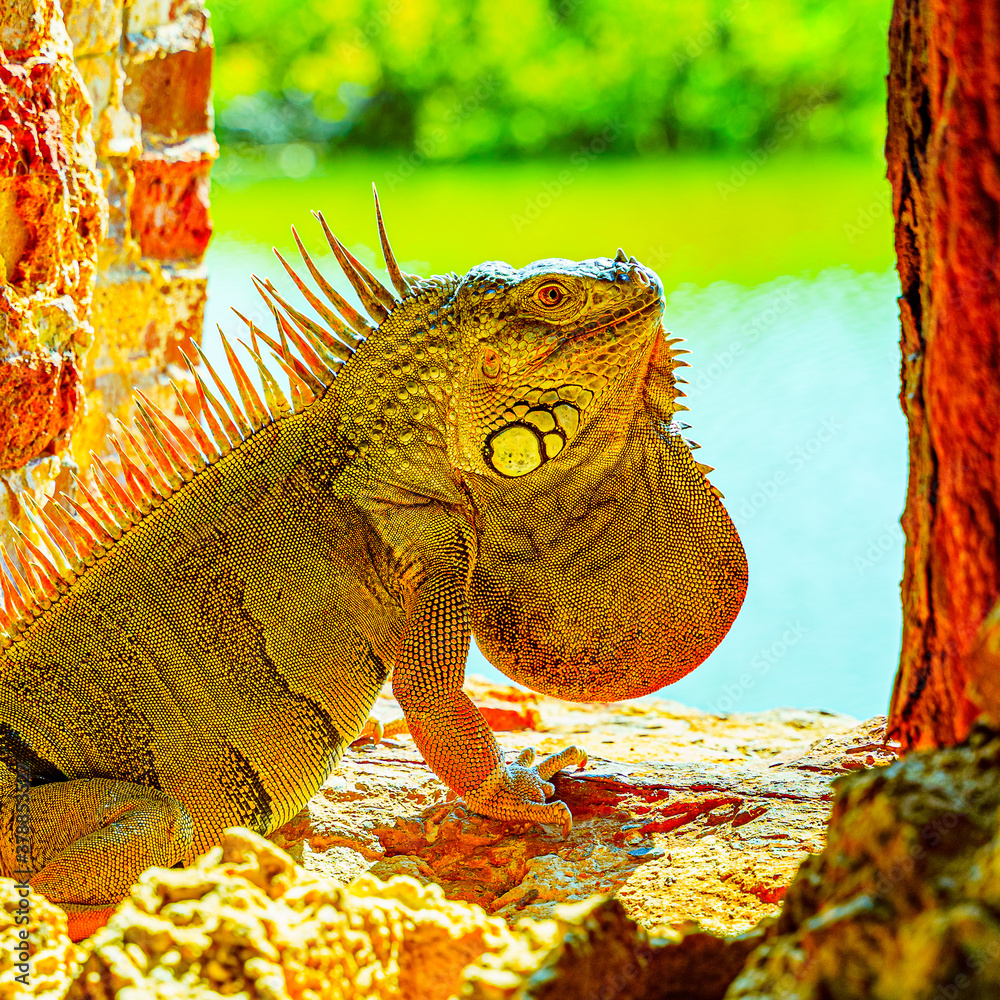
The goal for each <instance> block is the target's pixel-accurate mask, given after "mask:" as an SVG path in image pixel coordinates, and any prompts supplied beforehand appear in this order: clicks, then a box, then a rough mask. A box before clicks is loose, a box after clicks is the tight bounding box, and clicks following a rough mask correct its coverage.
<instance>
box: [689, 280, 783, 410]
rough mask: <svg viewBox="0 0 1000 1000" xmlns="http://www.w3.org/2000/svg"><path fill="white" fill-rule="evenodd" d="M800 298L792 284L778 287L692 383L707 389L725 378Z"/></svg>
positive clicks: (699, 387)
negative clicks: (746, 352)
mask: <svg viewBox="0 0 1000 1000" xmlns="http://www.w3.org/2000/svg"><path fill="white" fill-rule="evenodd" d="M798 298H799V292H798V291H797V290H795V289H793V288H792V287H791V286H786V287H782V288H779V289H777V290H776V291H775V292H774V294H773V295H771V296H769V297H768V300H767V304H766V305H765V306H764V307H763V308H761V309H759V310H758V311H757V312H756V313H754V315H753V317H752V318H751V319H750V320H748V321H747V322H746V323H744V324H743V328H742V330H741V331H740V332H741V336H740V338H739V339H738V340H734V341H733V342H732V343H731V344H730V345H729V346H728V347H727V348H726V349H725V350H723V351H720V352H719V353H718V354H716V355H715V356H714V357H713V358H712V360H711V361H710V362H709V363H708V364H707V365H705V366H704V367H703V368H699V370H698V375H697V376H696V377H695V379H694V380H693V381H692V383H691V386H692V388H694V389H696V390H697V391H698V392H704V391H705V390H706V389H708V388H709V386H711V385H712V383H713V382H715V380H716V379H718V378H721V377H722V376H723V375H724V374H725V373H726V372H727V371H729V369H730V368H732V367H733V365H734V364H736V362H737V361H738V360H739V359H740V358H741V357H742V356H743V353H744V352H745V351H746V350H747V348H749V347H752V346H753V345H754V344H756V343H757V341H758V340H760V338H761V337H762V336H763V335H764V333H766V332H767V330H769V329H770V328H771V327H772V326H774V324H775V323H777V322H778V320H779V319H780V318H781V317H782V316H783V315H784V314H785V313H786V312H787V311H788V310H789V309H791V307H792V306H793V305H794V304H795V303H796V302H797V301H798Z"/></svg>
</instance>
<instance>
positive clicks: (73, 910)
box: [0, 778, 194, 941]
mask: <svg viewBox="0 0 1000 1000" xmlns="http://www.w3.org/2000/svg"><path fill="white" fill-rule="evenodd" d="M28 808H29V816H30V822H29V824H28V829H29V837H30V856H31V864H30V868H31V870H33V871H34V872H35V874H34V875H33V876H32V878H31V879H30V880H29V881H30V884H31V887H32V888H33V889H35V890H36V891H37V892H39V893H40V894H41V895H43V896H45V897H46V899H48V900H50V901H51V902H53V903H55V904H57V905H58V906H61V907H63V909H65V910H66V912H67V914H68V916H69V932H70V937H72V938H73V940H75V941H76V940H79V939H80V938H82V937H85V936H87V935H88V934H90V933H91V932H92V931H94V930H95V929H96V928H97V927H100V926H101V925H102V924H103V923H104V922H105V921H106V920H107V918H108V916H110V914H111V911H112V910H113V909H114V907H115V906H117V904H118V903H120V902H121V901H122V899H124V898H125V895H126V894H127V893H128V891H129V889H130V888H131V887H132V885H133V884H134V883H135V882H136V880H137V879H138V878H139V876H140V875H141V874H142V873H143V872H144V871H145V870H146V869H147V868H150V867H152V866H153V865H156V866H159V867H163V868H169V867H170V866H171V865H174V864H176V863H177V862H178V861H183V860H184V859H185V858H186V856H187V855H188V853H189V852H190V850H191V845H192V842H193V834H194V824H193V823H192V820H191V816H190V815H189V814H188V811H187V810H186V809H185V808H184V806H183V805H181V804H180V803H179V802H177V801H176V800H175V799H172V798H170V797H169V796H167V795H164V794H163V792H161V791H159V790H158V789H155V788H149V787H147V786H145V785H136V784H133V783H132V782H129V781H115V780H112V779H109V778H90V779H79V780H76V781H59V782H53V783H52V784H48V785H40V786H38V787H36V788H32V789H31V792H30V794H29V797H28ZM17 819H18V816H17V803H16V800H15V798H14V796H13V795H5V796H4V797H3V798H2V799H0V872H4V873H9V874H13V872H15V871H16V870H17V869H19V868H21V869H23V868H24V867H25V866H24V865H23V864H18V860H17V847H18V846H19V845H18V844H17V840H16V836H15V831H16V826H17Z"/></svg>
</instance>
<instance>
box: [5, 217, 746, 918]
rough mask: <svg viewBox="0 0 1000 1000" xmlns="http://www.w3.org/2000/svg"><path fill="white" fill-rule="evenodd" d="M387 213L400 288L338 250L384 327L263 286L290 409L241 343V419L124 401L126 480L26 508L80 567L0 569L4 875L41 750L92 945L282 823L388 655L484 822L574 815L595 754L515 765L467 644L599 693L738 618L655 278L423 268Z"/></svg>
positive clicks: (357, 713)
mask: <svg viewBox="0 0 1000 1000" xmlns="http://www.w3.org/2000/svg"><path fill="white" fill-rule="evenodd" d="M379 223H380V233H381V234H382V237H383V248H384V250H385V252H386V259H387V266H388V267H389V271H390V274H391V275H392V277H393V280H394V284H395V285H396V288H397V290H398V291H399V292H400V294H401V296H402V300H401V301H400V302H396V301H395V299H394V297H392V296H391V295H390V293H389V292H387V291H386V290H385V289H383V288H382V287H381V286H380V285H379V286H377V285H376V283H375V279H373V278H372V277H371V276H370V275H369V274H368V272H366V271H364V269H363V268H361V266H360V265H359V264H358V263H357V261H356V260H354V259H353V258H352V257H351V256H350V255H349V254H347V253H346V251H344V250H343V247H342V246H341V245H340V244H339V243H337V242H336V241H335V239H332V238H331V245H333V247H334V250H335V252H337V254H338V257H339V259H340V261H341V264H342V266H343V267H344V268H345V271H346V272H347V274H348V277H350V278H351V280H352V282H353V283H354V284H355V287H356V288H357V289H358V291H359V295H360V297H361V298H362V301H363V303H364V304H365V305H366V306H367V308H368V309H369V311H370V312H371V314H372V315H373V317H374V318H375V320H376V321H377V323H378V326H377V329H376V328H375V327H372V326H370V324H367V321H365V320H364V319H363V318H362V317H361V316H360V315H359V314H357V313H355V312H354V311H353V310H352V309H351V307H350V306H349V305H348V304H347V303H346V302H344V301H343V300H341V299H340V298H339V296H337V293H336V292H334V291H332V289H329V286H326V285H325V283H323V282H322V279H321V278H319V280H320V281H321V287H323V288H324V290H325V291H326V292H327V296H328V298H329V299H330V301H332V302H333V303H334V304H335V305H336V306H337V307H338V308H339V310H340V314H341V316H343V317H346V319H347V321H348V322H349V323H350V325H351V327H353V330H354V331H355V332H357V333H359V334H362V335H363V338H364V339H362V338H361V337H356V336H355V335H354V333H353V332H352V331H351V330H349V329H347V327H345V326H344V324H343V322H342V320H341V319H340V318H339V317H338V316H336V315H334V314H333V313H332V312H331V311H330V310H329V309H328V308H327V307H326V306H325V304H323V303H322V302H321V301H320V300H319V299H317V298H315V296H311V293H308V292H307V295H310V299H311V301H312V302H313V304H314V306H316V307H317V309H318V310H319V312H320V315H321V317H322V318H323V320H324V322H325V324H326V325H325V327H323V328H321V327H320V326H318V325H317V324H315V323H312V322H311V321H309V320H307V319H306V318H305V317H304V316H302V315H301V314H300V313H298V312H296V311H295V310H294V309H292V308H291V307H289V306H288V305H287V304H286V303H285V302H284V300H283V299H281V298H280V297H279V296H278V295H277V293H276V292H274V290H273V287H272V286H270V284H269V283H267V284H265V286H264V289H263V290H264V291H265V293H266V294H267V295H270V297H271V299H272V300H273V305H272V308H273V309H274V311H275V316H276V318H277V319H278V322H279V330H280V332H281V336H282V344H281V345H278V344H277V343H274V342H272V341H269V342H271V343H273V344H274V346H275V347H276V348H277V349H278V354H279V355H280V361H281V363H282V365H283V367H284V368H285V369H286V371H288V372H289V375H290V380H291V384H292V391H293V402H294V404H295V405H294V406H293V407H291V408H289V407H288V406H287V404H285V402H284V399H283V397H281V396H280V395H279V394H278V393H277V391H276V386H275V385H274V383H273V380H272V381H269V380H268V377H267V376H266V375H264V385H265V389H266V390H267V401H268V407H269V411H270V412H265V411H264V409H263V407H262V406H261V404H260V401H259V399H257V398H256V397H255V395H253V392H252V390H251V389H249V382H248V380H246V378H245V375H244V374H243V372H242V370H241V369H240V368H239V366H238V364H236V363H235V359H234V357H233V356H232V355H230V360H231V363H233V364H234V374H235V375H236V377H237V380H238V381H239V382H240V384H241V387H242V389H241V391H243V393H244V394H243V411H244V412H241V411H240V410H239V408H238V407H237V406H236V404H235V403H232V405H231V406H228V407H221V406H218V405H217V404H215V401H214V399H213V397H211V394H210V393H207V391H206V390H205V388H204V386H202V385H201V383H200V382H199V388H200V392H201V400H202V410H203V413H202V414H200V415H199V416H191V419H190V420H189V428H190V429H189V431H188V432H187V433H186V434H185V433H183V432H181V431H179V430H176V429H175V428H173V426H172V424H170V423H168V422H167V421H166V420H165V419H164V418H163V417H162V414H159V412H158V411H156V410H155V408H153V407H151V405H149V404H148V403H145V402H144V403H142V404H141V406H142V410H143V414H144V416H143V419H144V420H145V421H146V424H145V426H142V427H140V430H141V431H142V440H141V441H139V442H136V443H137V445H138V447H137V448H136V449H135V451H134V453H133V455H132V456H130V455H129V453H128V452H127V451H126V450H125V449H124V448H122V449H121V451H120V454H121V455H122V457H123V468H124V469H125V473H126V482H127V485H126V486H121V485H119V484H117V483H115V482H113V481H112V480H111V479H110V477H109V478H107V479H106V480H105V481H104V482H103V484H102V485H101V499H100V500H95V501H94V503H93V504H91V505H83V506H79V509H78V514H77V517H76V518H75V519H73V523H72V525H71V523H70V521H71V519H70V518H60V519H59V520H58V521H52V520H46V518H47V516H48V515H46V514H42V513H41V512H38V514H37V518H38V523H39V527H40V529H42V530H40V533H39V538H41V539H42V540H43V541H44V542H45V543H46V544H47V545H48V550H49V551H48V555H49V556H51V557H52V558H53V559H55V558H56V557H60V558H61V557H65V558H66V560H67V562H68V563H69V564H71V565H72V567H73V568H72V569H68V568H66V567H62V572H61V573H59V572H57V571H59V570H60V566H59V565H55V566H46V565H45V564H44V562H42V561H40V559H41V557H42V556H44V555H45V553H42V552H41V551H40V550H39V551H37V555H38V557H39V558H34V560H33V557H32V556H31V553H30V552H28V551H26V550H22V553H21V555H22V559H21V563H22V567H24V566H25V564H30V563H31V562H32V561H34V563H35V567H36V568H35V570H34V572H35V573H36V575H37V576H38V579H36V580H31V579H25V578H22V577H21V576H19V575H18V573H17V571H16V570H15V569H14V568H13V564H11V578H12V580H13V581H14V583H15V584H17V585H18V591H15V589H14V587H13V586H12V585H11V583H10V582H9V581H8V579H7V577H6V576H4V575H3V574H2V572H0V577H2V578H3V585H4V590H5V594H6V602H7V606H8V609H9V610H11V611H13V612H14V614H12V615H11V616H10V617H11V621H9V623H8V625H7V631H6V633H0V639H2V641H3V643H4V646H5V648H4V651H3V656H2V657H0V761H2V762H3V764H5V765H6V769H5V768H4V767H2V766H0V794H2V795H3V796H4V798H3V799H2V812H0V870H5V871H6V872H8V873H11V872H13V871H15V870H16V869H18V868H23V867H25V866H24V865H23V864H18V858H17V848H18V846H19V842H18V841H17V837H16V835H15V834H16V808H15V807H16V802H15V798H14V795H13V792H14V784H15V779H14V774H15V771H16V769H17V767H18V766H19V765H20V766H21V767H22V768H23V767H24V766H25V765H27V766H28V768H29V769H30V774H31V782H32V785H33V788H32V791H31V799H30V806H31V833H32V841H31V845H30V865H28V866H27V867H30V868H31V870H33V871H35V872H36V873H37V874H35V876H34V878H33V879H32V884H33V885H34V887H35V888H36V889H37V890H38V891H40V892H42V893H43V894H44V895H46V896H48V897H49V898H50V899H52V900H54V901H56V902H59V903H62V904H64V905H65V906H66V907H67V909H68V910H69V911H70V913H71V916H73V917H74V920H75V929H76V933H77V935H79V934H81V933H84V932H86V930H87V929H88V928H89V927H91V926H93V919H92V918H93V915H94V914H95V913H96V912H97V911H99V910H101V909H102V908H104V909H106V908H107V907H109V906H111V905H113V904H115V903H117V902H118V901H119V900H120V899H121V898H122V896H123V895H124V894H125V893H126V892H127V891H128V888H129V886H130V885H131V884H132V883H133V882H134V880H135V879H136V877H137V876H138V875H139V874H140V873H141V872H142V871H143V870H144V869H145V868H146V867H148V866H149V865H151V864H160V865H171V864H174V863H177V862H180V861H189V860H191V859H192V858H193V857H194V856H195V855H196V854H197V853H199V852H202V851H204V850H205V849H207V848H208V847H210V846H211V845H213V844H214V843H216V842H217V841H218V840H219V838H220V834H221V831H222V830H223V829H224V828H226V827H228V826H234V825H241V826H247V827H250V828H251V829H254V830H257V831H258V832H260V833H263V834H267V833H270V832H271V831H272V830H274V829H275V828H277V827H278V826H280V825H281V824H282V823H284V822H286V821H287V820H288V819H289V818H290V817H292V816H293V815H294V814H295V813H296V812H297V811H298V810H299V809H300V808H301V807H302V806H303V805H304V803H305V802H306V801H307V800H308V799H309V798H310V796H311V795H312V794H313V793H314V792H315V791H316V790H317V788H318V787H319V785H320V784H321V783H322V781H323V780H324V778H325V777H326V775H327V774H328V773H329V771H330V769H331V768H332V767H333V766H334V765H335V764H336V762H337V760H338V759H339V757H340V755H341V754H342V753H343V751H344V748H345V746H346V745H347V744H348V743H349V742H351V741H352V740H353V739H355V738H356V737H357V736H358V734H359V733H360V732H361V730H362V727H363V726H364V724H365V720H366V718H367V716H368V713H369V710H370V708H371V706H372V704H373V702H374V700H375V697H376V695H377V693H378V691H379V689H380V688H381V686H382V684H383V682H384V681H385V680H386V678H387V676H389V674H390V671H391V672H392V678H393V689H394V692H395V694H396V696H397V698H398V700H399V702H400V704H401V706H402V707H403V710H404V712H405V714H406V717H407V722H408V724H409V728H410V732H411V733H412V735H413V737H414V740H415V742H416V744H417V746H418V748H419V749H420V751H421V752H422V753H423V755H424V757H425V758H426V760H427V762H428V763H429V764H430V766H431V767H432V768H433V769H434V770H435V772H436V773H437V774H438V775H439V776H440V777H441V778H442V780H444V781H445V782H446V783H447V784H448V785H449V786H451V787H452V788H453V789H455V790H456V791H457V792H459V793H460V794H463V795H464V796H465V798H466V801H467V802H468V804H469V805H470V807H472V808H473V809H475V810H477V811H479V812H482V813H485V814H488V815H493V816H498V817H500V818H509V819H519V820H526V821H534V822H543V823H545V822H557V823H561V824H563V825H564V826H568V824H569V822H570V816H569V811H568V810H567V809H566V807H565V805H563V804H562V803H560V802H548V803H546V802H545V798H546V796H547V795H550V794H551V793H552V786H551V785H550V784H548V779H549V778H550V777H551V775H552V774H553V773H554V772H555V771H557V770H558V769H559V768H561V767H563V766H566V765H567V764H569V763H574V762H575V763H580V762H582V761H583V760H585V756H584V755H583V754H582V752H580V751H577V750H576V749H575V748H569V749H568V750H566V751H564V752H563V753H562V754H559V755H556V756H555V757H554V758H549V759H547V760H546V761H543V762H541V763H540V764H538V765H536V766H531V760H530V755H528V756H524V755H522V757H521V758H519V762H518V763H516V764H512V765H508V764H506V763H505V762H504V759H503V755H502V753H501V751H500V749H499V748H498V746H497V743H496V741H495V739H494V738H493V735H492V733H491V732H490V729H489V727H488V726H487V725H486V723H485V721H484V720H483V718H482V716H481V715H480V714H479V712H478V710H477V709H476V708H475V707H474V706H473V705H472V703H471V702H470V701H469V700H468V698H467V697H466V696H465V695H464V694H463V692H462V680H463V673H464V665H465V659H466V654H467V651H468V642H469V635H470V631H471V632H474V633H475V635H476V637H477V640H478V641H479V644H480V647H481V648H482V650H483V652H484V653H485V654H486V656H487V657H488V658H489V659H490V660H491V661H492V662H493V663H495V664H496V665H497V666H498V667H499V668H500V669H502V670H504V671H505V672H506V673H508V674H509V675H510V676H511V677H513V678H515V679H516V680H518V681H522V682H524V683H525V684H527V685H529V686H531V687H533V688H535V689H536V690H540V691H544V692H547V693H552V694H555V695H558V696H560V697H564V698H571V699H577V700H617V699H621V698H629V697H634V696H637V695H640V694H644V693H647V692H650V691H654V690H656V689H658V688H660V687H662V686H663V685H664V684H667V683H670V682H671V681H673V680H676V679H678V678H679V677H680V676H682V675H683V674H685V673H687V672H688V671H689V670H691V669H693V668H694V667H695V666H696V665H697V664H698V663H700V662H701V661H702V660H703V659H704V658H705V657H706V656H707V655H708V653H709V652H711V650H712V649H713V648H714V647H715V645H716V644H717V643H718V642H719V641H720V640H721V638H722V637H723V635H724V634H725V632H726V631H727V630H728V628H729V626H730V624H731V623H732V621H733V619H734V618H735V616H736V613H737V611H738V610H739V607H740V604H741V602H742V599H743V596H744V593H745V589H746V562H745V558H744V555H743V550H742V547H741V545H740V542H739V539H738V537H737V534H736V531H735V528H734V527H733V525H732V523H731V522H730V520H729V518H728V516H727V515H726V513H725V510H724V509H723V507H722V505H721V503H720V502H719V499H718V496H717V495H716V493H715V491H714V490H713V489H712V487H711V486H710V485H709V484H708V482H707V481H706V479H705V476H704V473H703V471H702V470H703V468H704V467H699V466H697V465H696V463H695V462H694V460H693V458H692V456H691V454H690V451H689V449H688V447H687V445H686V444H685V443H684V441H683V439H682V438H681V437H680V436H679V435H678V433H677V432H676V429H675V428H674V429H671V427H670V420H671V416H672V414H673V411H674V409H675V407H676V403H675V396H676V395H678V392H677V390H676V389H675V387H674V378H673V375H672V369H673V368H674V367H675V366H676V364H677V363H678V362H677V361H676V360H675V354H676V353H677V352H675V351H674V350H673V349H672V344H673V343H674V342H672V341H667V340H666V339H665V334H664V333H663V328H662V324H661V314H662V308H663V298H662V288H661V286H660V284H659V281H658V279H657V278H656V276H655V275H654V274H653V273H652V272H650V271H647V270H646V269H644V268H642V267H641V265H639V264H637V263H635V262H634V261H627V260H626V259H625V257H624V255H623V254H621V253H620V252H619V257H618V259H616V260H610V259H605V258H600V259H597V260H592V261H584V262H580V263H574V262H570V261H562V260H551V261H540V262H537V263H535V264H532V265H530V266H529V267H527V268H523V269H522V270H520V271H517V270H514V269H513V268H510V267H508V266H507V265H505V264H498V263H493V264H484V265H481V266H479V267H477V268H475V269H473V270H472V271H471V272H469V274H468V275H466V276H465V277H464V278H461V279H459V278H457V277H455V276H454V275H452V276H448V277H437V278H433V279H429V280H426V281H424V280H420V279H415V278H412V277H410V276H406V275H402V274H401V273H400V272H399V270H398V268H397V267H396V265H395V262H394V260H393V259H392V257H391V251H389V249H388V244H387V242H386V241H385V239H384V231H383V230H382V229H381V217H379ZM324 225H325V224H324ZM328 235H329V234H328ZM306 260H307V263H308V264H309V267H310V270H311V271H312V272H313V274H314V277H319V276H318V272H317V271H316V270H315V267H314V265H312V262H311V261H310V260H309V259H308V257H306ZM286 266H287V265H286ZM289 270H290V269H289ZM296 280H297V279H296ZM297 283H299V287H300V288H303V289H304V286H303V285H302V284H301V283H300V282H298V281H297ZM304 290H305V289H304ZM253 333H254V334H255V335H257V334H258V331H253ZM259 335H260V336H263V334H259ZM286 335H287V336H288V337H291V338H292V339H293V340H294V341H295V343H296V344H298V346H299V348H300V354H301V356H302V358H303V361H301V362H300V361H299V360H297V359H296V358H295V357H294V356H293V355H292V353H291V351H290V350H289V349H288V348H287V347H286V346H284V345H285V336H286ZM335 335H336V336H335ZM227 351H228V345H227ZM338 359H339V360H338ZM342 361H346V363H343V364H341V362H342ZM262 374H263V373H262ZM334 376H335V377H334ZM220 389H221V385H220ZM223 391H224V390H223ZM213 406H214V409H213ZM201 416H203V417H204V418H205V420H206V421H207V424H208V427H209V429H210V430H213V431H214V432H216V433H215V443H213V442H212V441H211V440H210V439H209V438H208V437H207V435H206V433H205V432H204V431H203V430H202V428H201ZM142 454H144V455H145V456H146V458H147V459H148V461H147V462H144V461H143V460H142V459H141V458H140V457H139V456H140V455H142ZM116 504H117V508H118V509H116V508H115V505H116ZM116 522H117V523H116ZM119 524H120V525H122V527H121V528H120V527H119V526H118V525H119ZM88 525H89V529H88V528H87V526H88ZM82 529H86V530H82ZM59 531H61V532H62V533H63V535H64V536H67V537H65V538H63V537H61V536H60V535H59V534H58V532H59ZM118 534H120V537H118V538H116V537H115V536H116V535H118ZM91 536H93V537H91ZM36 541H37V539H36ZM25 544H26V545H27V544H28V543H27V542H26V543H25ZM29 548H30V546H29ZM22 572H25V573H26V575H27V574H30V573H31V572H32V571H31V570H30V569H23V570H22ZM43 577H46V578H47V579H43ZM18 619H19V620H18ZM21 846H23V841H22V842H21ZM22 861H23V858H22Z"/></svg>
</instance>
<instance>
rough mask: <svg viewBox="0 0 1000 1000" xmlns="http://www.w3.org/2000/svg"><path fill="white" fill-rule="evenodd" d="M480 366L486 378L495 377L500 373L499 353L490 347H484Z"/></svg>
mask: <svg viewBox="0 0 1000 1000" xmlns="http://www.w3.org/2000/svg"><path fill="white" fill-rule="evenodd" d="M480 367H481V368H482V371H483V374H484V375H485V376H486V377H487V378H496V377H497V375H499V374H500V355H499V354H497V352H496V351H495V350H493V348H492V347H484V348H483V360H482V364H481V365H480Z"/></svg>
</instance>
